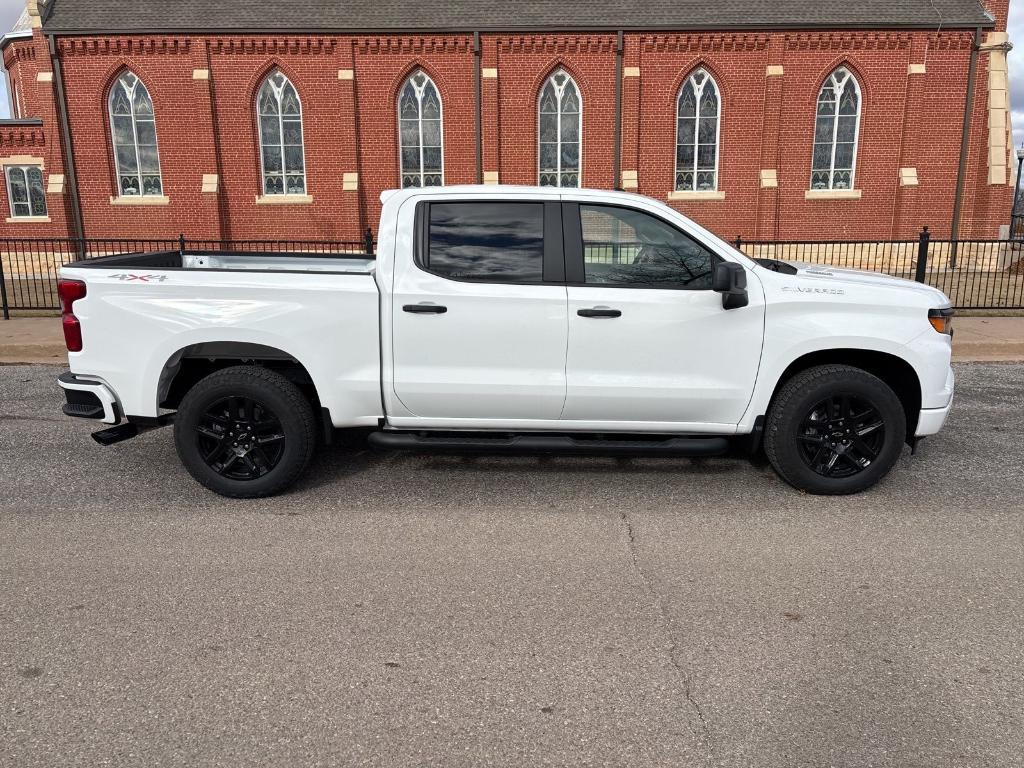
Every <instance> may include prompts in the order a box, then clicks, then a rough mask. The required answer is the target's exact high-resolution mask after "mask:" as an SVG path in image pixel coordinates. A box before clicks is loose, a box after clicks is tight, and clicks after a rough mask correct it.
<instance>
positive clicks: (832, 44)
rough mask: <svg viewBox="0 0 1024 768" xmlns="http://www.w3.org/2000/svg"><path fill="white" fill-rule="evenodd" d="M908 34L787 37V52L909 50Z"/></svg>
mask: <svg viewBox="0 0 1024 768" xmlns="http://www.w3.org/2000/svg"><path fill="white" fill-rule="evenodd" d="M911 39H912V36H911V35H910V33H907V32H808V33H797V34H790V35H786V37H785V41H786V43H785V46H786V50H787V51H874V50H897V49H901V48H908V47H909V46H910V42H911Z"/></svg>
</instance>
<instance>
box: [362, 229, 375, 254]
mask: <svg viewBox="0 0 1024 768" xmlns="http://www.w3.org/2000/svg"><path fill="white" fill-rule="evenodd" d="M363 248H365V249H366V253H367V255H369V256H372V255H373V230H371V229H370V228H369V227H367V228H366V231H365V232H364V233H363Z"/></svg>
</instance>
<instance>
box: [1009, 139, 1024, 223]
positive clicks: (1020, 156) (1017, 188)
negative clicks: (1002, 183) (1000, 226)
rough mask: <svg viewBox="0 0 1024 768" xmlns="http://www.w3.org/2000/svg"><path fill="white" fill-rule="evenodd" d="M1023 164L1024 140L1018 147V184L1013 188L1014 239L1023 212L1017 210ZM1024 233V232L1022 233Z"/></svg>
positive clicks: (1011, 208)
mask: <svg viewBox="0 0 1024 768" xmlns="http://www.w3.org/2000/svg"><path fill="white" fill-rule="evenodd" d="M1021 166H1024V141H1022V142H1021V144H1020V147H1019V148H1018V149H1017V184H1016V185H1015V186H1014V188H1013V204H1012V205H1011V206H1010V239H1011V240H1012V239H1013V235H1014V232H1013V230H1014V229H1015V228H1016V227H1015V225H1016V223H1017V217H1018V216H1020V215H1021V214H1020V213H1018V212H1017V200H1018V199H1019V198H1020V171H1021ZM1021 234H1022V235H1024V232H1022V233H1021Z"/></svg>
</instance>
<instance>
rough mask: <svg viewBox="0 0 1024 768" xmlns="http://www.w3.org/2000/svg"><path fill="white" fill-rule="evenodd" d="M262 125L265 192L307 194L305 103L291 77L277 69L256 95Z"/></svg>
mask: <svg viewBox="0 0 1024 768" xmlns="http://www.w3.org/2000/svg"><path fill="white" fill-rule="evenodd" d="M256 114H257V119H258V120H259V126H260V164H261V168H262V171H263V194H265V195H304V194H306V160H305V154H304V152H303V147H302V102H301V101H300V100H299V94H298V93H297V92H296V90H295V86H293V85H292V82H291V80H289V79H288V78H287V77H285V75H284V73H283V72H281V71H280V70H274V71H273V72H271V73H270V74H269V75H267V79H266V80H264V81H263V85H261V86H260V90H259V94H258V95H257V97H256Z"/></svg>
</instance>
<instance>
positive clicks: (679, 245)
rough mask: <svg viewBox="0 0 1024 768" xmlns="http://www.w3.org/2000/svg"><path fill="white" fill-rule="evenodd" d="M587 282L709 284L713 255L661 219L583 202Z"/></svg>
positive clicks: (706, 286) (705, 286)
mask: <svg viewBox="0 0 1024 768" xmlns="http://www.w3.org/2000/svg"><path fill="white" fill-rule="evenodd" d="M580 224H581V226H582V229H583V268H584V275H585V279H586V282H587V283H594V284H598V285H635V286H653V287H662V288H688V289H691V290H699V289H709V288H711V272H712V268H713V266H714V264H715V262H716V260H717V258H716V257H715V256H714V255H713V254H712V253H711V251H709V250H708V249H707V248H705V247H704V246H702V245H700V244H699V243H698V242H697V241H695V240H693V239H692V238H690V237H689V236H687V235H684V234H683V233H682V232H680V231H679V230H678V229H676V228H675V227H673V226H670V225H669V224H666V223H665V222H664V221H662V220H661V219H659V218H657V217H655V216H650V215H648V214H646V213H643V212H641V211H636V210H632V209H629V208H617V207H614V206H607V205H581V206H580Z"/></svg>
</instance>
